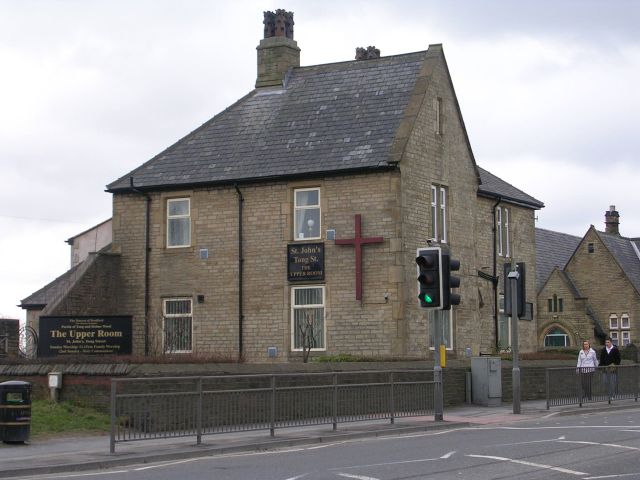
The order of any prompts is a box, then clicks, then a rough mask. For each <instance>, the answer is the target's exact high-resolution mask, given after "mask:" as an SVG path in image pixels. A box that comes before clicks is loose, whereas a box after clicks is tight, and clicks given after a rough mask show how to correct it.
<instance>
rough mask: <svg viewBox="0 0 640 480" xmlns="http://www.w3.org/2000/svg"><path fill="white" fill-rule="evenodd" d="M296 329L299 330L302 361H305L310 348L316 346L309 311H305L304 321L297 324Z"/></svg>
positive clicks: (307, 359) (311, 316)
mask: <svg viewBox="0 0 640 480" xmlns="http://www.w3.org/2000/svg"><path fill="white" fill-rule="evenodd" d="M298 330H299V331H300V341H301V343H302V362H303V363H307V362H308V361H309V355H310V354H311V349H313V348H315V347H316V337H315V332H314V329H313V315H312V313H311V312H306V313H305V315H304V322H302V323H300V324H298Z"/></svg>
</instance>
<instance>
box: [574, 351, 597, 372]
mask: <svg viewBox="0 0 640 480" xmlns="http://www.w3.org/2000/svg"><path fill="white" fill-rule="evenodd" d="M597 366H598V356H597V355H596V351H595V350H594V349H593V348H589V351H588V352H586V353H585V351H584V349H581V350H580V353H579V354H578V365H577V367H578V368H583V367H585V368H586V367H590V368H596V367H597ZM591 371H593V370H591Z"/></svg>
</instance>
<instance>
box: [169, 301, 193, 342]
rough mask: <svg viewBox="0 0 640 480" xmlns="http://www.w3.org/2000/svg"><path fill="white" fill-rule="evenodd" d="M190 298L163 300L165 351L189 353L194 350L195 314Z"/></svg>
mask: <svg viewBox="0 0 640 480" xmlns="http://www.w3.org/2000/svg"><path fill="white" fill-rule="evenodd" d="M191 307H192V300H191V299H190V298H167V299H165V300H164V301H163V305H162V311H163V317H164V328H163V332H164V351H165V352H166V353H188V352H191V351H192V338H193V328H192V327H193V315H192V310H191Z"/></svg>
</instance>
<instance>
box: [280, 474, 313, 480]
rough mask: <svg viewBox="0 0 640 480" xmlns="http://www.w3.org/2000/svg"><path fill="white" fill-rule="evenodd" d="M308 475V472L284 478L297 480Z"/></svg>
mask: <svg viewBox="0 0 640 480" xmlns="http://www.w3.org/2000/svg"><path fill="white" fill-rule="evenodd" d="M307 475H309V474H308V473H303V474H302V475H296V476H295V477H289V478H285V480H298V479H299V478H302V477H306V476H307Z"/></svg>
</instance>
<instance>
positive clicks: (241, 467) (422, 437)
mask: <svg viewBox="0 0 640 480" xmlns="http://www.w3.org/2000/svg"><path fill="white" fill-rule="evenodd" d="M23 478H27V477H23ZM30 478H34V477H30ZM38 478H40V479H57V478H77V479H86V480H93V479H105V478H108V479H110V480H125V479H126V480H130V479H135V480H151V479H153V480H165V479H167V480H168V479H172V480H173V479H189V480H192V479H193V480H197V479H203V480H204V479H207V480H251V479H264V480H303V479H304V480H319V479H336V480H339V479H355V480H392V479H393V480H400V479H426V478H428V479H435V480H439V479H473V480H482V479H512V478H517V479H519V480H531V479H542V478H544V479H569V478H573V479H585V480H586V479H588V480H592V479H617V478H619V479H625V480H627V479H634V478H636V479H640V410H635V409H634V410H623V411H619V412H614V413H611V412H607V413H606V414H604V413H599V414H592V415H579V416H565V417H558V416H555V417H549V418H545V419H541V420H536V421H535V422H519V423H515V424H513V423H512V424H509V425H503V426H487V427H473V428H460V429H455V430H445V431H439V432H421V433H419V434H408V435H399V436H392V437H382V438H368V439H360V440H351V441H345V442H337V443H326V444H320V445H317V444H316V445H313V446H302V447H296V448H288V449H282V450H275V451H265V452H254V453H243V454H233V455H224V456H215V457H203V458H196V459H185V460H177V461H171V462H164V463H157V464H150V465H137V466H130V467H123V468H117V469H113V470H103V471H100V472H84V473H74V474H65V475H62V474H58V475H46V476H42V475H40V476H38Z"/></svg>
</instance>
